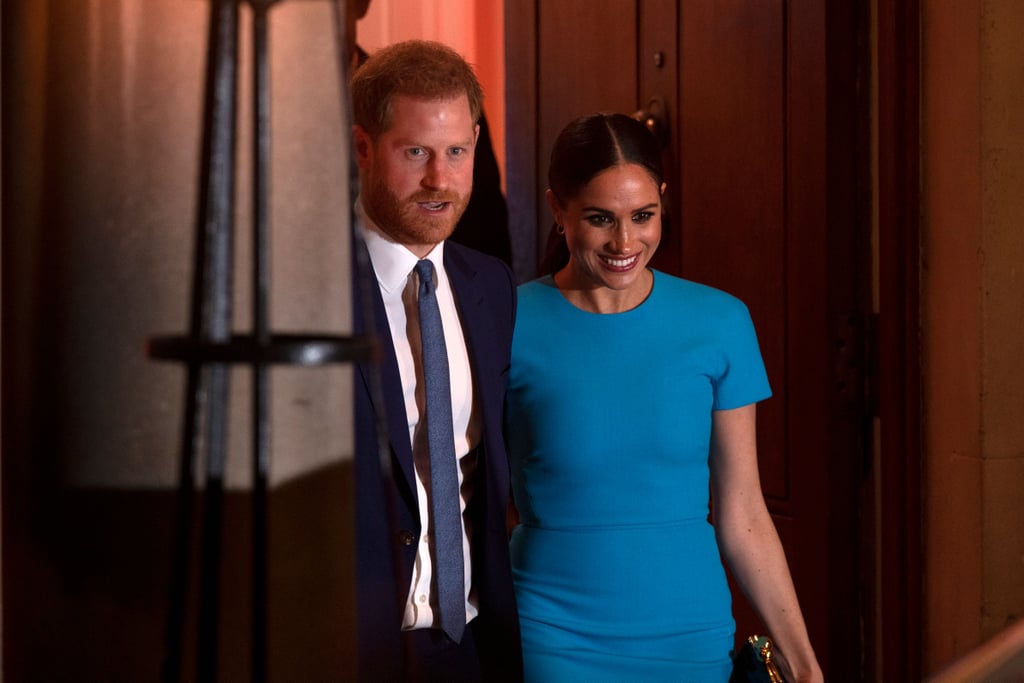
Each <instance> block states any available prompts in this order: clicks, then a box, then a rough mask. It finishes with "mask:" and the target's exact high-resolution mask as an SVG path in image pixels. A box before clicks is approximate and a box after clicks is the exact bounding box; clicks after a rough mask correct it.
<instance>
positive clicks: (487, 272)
mask: <svg viewBox="0 0 1024 683" xmlns="http://www.w3.org/2000/svg"><path fill="white" fill-rule="evenodd" d="M444 258H445V267H446V268H447V267H456V268H464V269H468V270H470V271H472V272H473V273H475V274H477V275H482V276H484V277H492V278H498V279H500V280H502V281H506V280H507V281H509V282H513V275H512V269H511V268H509V266H508V264H507V263H505V262H504V261H502V260H501V259H500V258H498V257H496V256H491V255H490V254H485V253H484V252H482V251H478V250H476V249H473V248H472V247H467V246H466V245H464V244H459V243H458V242H452V241H450V240H449V241H447V242H445V245H444Z"/></svg>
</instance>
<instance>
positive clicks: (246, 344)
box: [149, 0, 374, 681]
mask: <svg viewBox="0 0 1024 683" xmlns="http://www.w3.org/2000/svg"><path fill="white" fill-rule="evenodd" d="M241 1H246V0H210V9H211V12H210V28H209V40H208V63H207V73H206V93H205V104H204V119H203V146H202V161H201V169H200V185H199V205H198V216H197V221H196V239H195V254H194V259H195V260H194V277H193V283H192V304H191V305H192V310H191V319H190V327H189V332H188V334H187V336H160V337H154V338H152V339H151V340H150V342H149V355H150V357H151V358H155V359H161V360H171V361H178V362H181V363H184V364H185V367H186V368H187V383H186V396H185V415H184V426H183V437H184V438H183V441H182V453H181V463H180V470H179V480H178V498H177V506H178V508H177V518H176V532H175V540H174V549H173V559H172V562H173V566H172V571H171V586H170V596H169V597H170V601H169V608H168V617H167V632H166V656H165V660H164V662H163V667H162V672H161V673H162V678H163V680H165V681H178V680H180V679H181V673H182V672H181V668H182V666H181V659H182V643H183V633H184V628H185V611H186V610H185V604H186V602H187V595H188V590H187V587H188V570H189V565H190V560H191V542H190V541H191V536H192V527H193V514H192V510H193V505H194V500H195V488H196V481H195V469H196V465H197V463H198V462H199V461H200V456H201V455H202V454H205V456H206V473H205V494H204V499H203V513H202V537H201V538H202V540H201V557H200V577H199V601H200V603H199V629H198V649H197V653H198V662H197V666H198V674H197V676H196V678H197V680H199V681H213V680H215V678H216V672H217V635H218V633H217V632H218V616H219V604H218V603H219V597H220V596H219V587H220V586H219V584H220V576H219V572H220V562H221V545H222V544H221V535H222V529H221V523H222V517H223V499H224V474H225V456H226V446H227V421H228V383H229V372H230V366H231V365H233V364H244V365H248V366H250V367H251V369H252V372H253V396H252V413H253V470H252V471H253V496H252V500H253V510H252V515H253V517H252V519H253V557H252V572H253V574H252V584H253V586H252V607H253V611H252V680H254V681H265V680H266V678H267V667H266V652H267V610H266V605H267V571H266V568H267V550H268V541H267V505H268V500H267V486H268V479H269V465H270V448H269V444H270V439H269V436H270V427H269V421H268V397H269V385H268V373H267V370H268V366H269V365H271V364H275V363H279V364H288V365H302V366H311V365H323V364H328V363H345V362H351V361H354V360H359V359H363V358H369V357H371V355H372V353H373V351H374V342H373V340H372V339H371V338H369V337H338V336H329V335H317V334H311V335H283V334H272V333H271V332H270V330H269V323H268V316H267V299H268V291H269V277H268V259H267V249H268V230H269V226H268V211H267V203H268V195H269V183H268V174H269V155H270V127H269V118H270V115H269V113H270V96H269V85H268V83H269V78H268V60H267V52H268V48H267V13H268V10H269V8H270V6H271V5H273V4H274V0H248V2H249V4H250V5H251V6H252V9H253V54H254V65H253V67H254V68H253V72H254V93H255V99H254V103H253V104H254V118H255V121H254V126H255V127H254V130H255V134H254V188H253V197H254V206H253V223H254V225H253V254H254V256H253V264H252V266H253V277H252V286H253V330H252V332H251V333H249V334H233V333H232V330H231V307H232V291H231V285H232V264H233V234H234V219H233V213H234V183H235V163H234V159H235V141H236V131H235V120H236V100H237V84H238V68H237V65H238V24H239V10H238V3H239V2H241ZM339 24H340V21H339ZM339 30H341V31H343V30H344V29H343V27H341V26H339ZM338 45H339V50H340V51H342V52H343V50H342V48H341V46H343V45H344V40H343V36H341V39H339V42H338ZM340 57H341V59H340V62H341V69H342V73H341V79H340V80H341V83H343V84H344V83H347V82H348V77H347V73H346V70H347V67H346V62H347V55H344V54H342V55H340ZM342 88H343V92H347V89H345V86H342ZM354 187H357V184H356V185H354ZM352 196H353V197H354V196H355V194H353V195H352Z"/></svg>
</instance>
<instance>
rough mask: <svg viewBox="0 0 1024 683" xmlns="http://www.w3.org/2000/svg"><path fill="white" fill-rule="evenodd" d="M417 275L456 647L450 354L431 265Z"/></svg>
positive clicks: (443, 619) (459, 603) (425, 263)
mask: <svg viewBox="0 0 1024 683" xmlns="http://www.w3.org/2000/svg"><path fill="white" fill-rule="evenodd" d="M416 274H417V275H418V276H419V280H420V284H419V314H420V340H421V344H422V349H423V382H424V397H425V401H424V405H425V409H426V421H427V444H428V447H429V449H430V518H431V520H432V524H433V534H434V574H435V575H436V577H437V582H436V585H437V604H438V610H439V612H440V619H439V621H440V625H441V629H442V630H443V631H444V632H445V633H447V634H448V636H449V637H450V638H451V639H452V640H454V641H455V642H459V641H461V640H462V632H463V631H464V630H465V628H466V597H465V578H464V576H463V565H462V562H463V560H462V505H461V499H460V496H459V473H458V463H457V461H456V458H455V435H454V427H453V426H452V397H451V383H450V379H449V375H448V351H447V348H446V347H445V343H444V328H443V327H442V325H441V311H440V309H439V308H438V306H437V288H436V286H435V284H434V264H433V263H431V262H430V261H429V260H426V259H424V260H422V261H419V262H418V263H417V264H416Z"/></svg>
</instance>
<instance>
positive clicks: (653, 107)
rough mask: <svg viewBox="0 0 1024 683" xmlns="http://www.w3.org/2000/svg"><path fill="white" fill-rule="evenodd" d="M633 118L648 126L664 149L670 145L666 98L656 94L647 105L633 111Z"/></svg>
mask: <svg viewBox="0 0 1024 683" xmlns="http://www.w3.org/2000/svg"><path fill="white" fill-rule="evenodd" d="M633 118H634V119H636V120H637V121H639V122H640V123H642V124H644V125H645V126H647V129H648V130H649V131H651V133H653V134H654V137H655V139H657V141H658V145H659V146H660V147H661V148H662V149H664V148H666V147H668V141H669V125H668V111H667V108H666V106H665V98H663V97H661V96H658V95H655V96H654V97H652V98H651V99H650V100H648V102H647V106H646V107H644V108H643V109H640V110H638V111H636V112H634V113H633Z"/></svg>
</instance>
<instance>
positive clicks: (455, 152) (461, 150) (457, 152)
mask: <svg viewBox="0 0 1024 683" xmlns="http://www.w3.org/2000/svg"><path fill="white" fill-rule="evenodd" d="M448 153H449V154H451V155H452V156H453V157H457V156H462V155H463V154H465V153H466V148H465V147H452V148H451V149H450V150H448Z"/></svg>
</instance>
